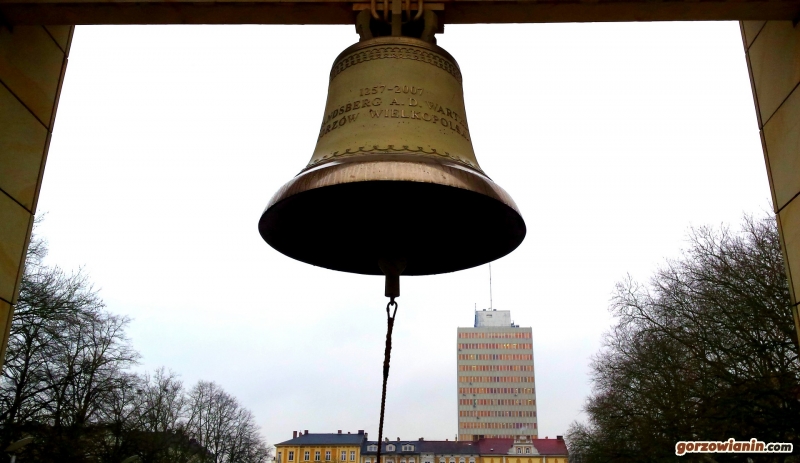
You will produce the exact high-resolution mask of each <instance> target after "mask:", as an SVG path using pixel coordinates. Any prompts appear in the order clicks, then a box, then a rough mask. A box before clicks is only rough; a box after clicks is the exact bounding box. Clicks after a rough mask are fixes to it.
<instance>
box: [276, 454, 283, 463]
mask: <svg viewBox="0 0 800 463" xmlns="http://www.w3.org/2000/svg"><path fill="white" fill-rule="evenodd" d="M281 455H283V452H278V458H277V462H278V463H281Z"/></svg>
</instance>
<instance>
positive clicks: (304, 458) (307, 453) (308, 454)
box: [303, 450, 311, 461]
mask: <svg viewBox="0 0 800 463" xmlns="http://www.w3.org/2000/svg"><path fill="white" fill-rule="evenodd" d="M309 458H311V452H309V451H308V450H306V451H305V453H304V454H303V461H308V459H309Z"/></svg>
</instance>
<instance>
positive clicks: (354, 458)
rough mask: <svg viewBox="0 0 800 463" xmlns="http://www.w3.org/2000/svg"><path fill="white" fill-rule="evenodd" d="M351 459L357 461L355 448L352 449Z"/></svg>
mask: <svg viewBox="0 0 800 463" xmlns="http://www.w3.org/2000/svg"><path fill="white" fill-rule="evenodd" d="M350 461H356V451H355V450H351V451H350Z"/></svg>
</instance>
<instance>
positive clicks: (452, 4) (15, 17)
mask: <svg viewBox="0 0 800 463" xmlns="http://www.w3.org/2000/svg"><path fill="white" fill-rule="evenodd" d="M356 5H363V0H362V1H361V2H345V1H339V0H330V1H320V0H314V1H302V0H300V1H298V0H295V1H291V2H286V1H279V0H253V1H241V0H237V1H211V0H203V1H197V0H192V1H182V0H177V1H174V0H170V1H163V0H149V1H135V0H131V1H127V0H123V1H100V0H70V1H62V0H30V1H19V0H14V1H9V0H0V22H5V23H8V25H10V26H14V25H34V24H44V25H50V24H354V22H355V14H356V11H355V10H356V9H358V8H359V7H358V6H356ZM437 5H443V6H444V7H443V10H442V11H441V14H442V15H443V19H444V22H445V23H448V24H476V23H545V22H607V21H715V20H797V19H798V18H799V17H800V0H769V1H760V0H756V1H747V0H714V1H708V0H681V1H675V0H667V1H658V0H655V1H654V0H628V1H623V0H595V1H593V0H583V1H581V0H540V1H514V2H510V1H501V0H449V1H443V2H439V3H437ZM438 9H441V7H440V8H438Z"/></svg>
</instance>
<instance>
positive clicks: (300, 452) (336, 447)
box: [275, 430, 367, 463]
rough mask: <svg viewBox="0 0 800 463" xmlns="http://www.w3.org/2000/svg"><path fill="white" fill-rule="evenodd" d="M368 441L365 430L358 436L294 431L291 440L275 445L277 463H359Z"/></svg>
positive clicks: (340, 433)
mask: <svg viewBox="0 0 800 463" xmlns="http://www.w3.org/2000/svg"><path fill="white" fill-rule="evenodd" d="M366 439H367V435H366V434H365V433H364V431H363V430H359V431H358V433H356V434H351V433H349V432H348V433H347V434H342V431H339V432H338V433H336V434H309V433H308V431H305V432H302V433H298V432H297V431H294V432H293V436H292V439H291V440H287V441H285V442H281V443H280V444H277V445H275V460H276V461H275V463H357V462H359V461H361V447H362V445H363V444H364V442H365V441H366Z"/></svg>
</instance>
